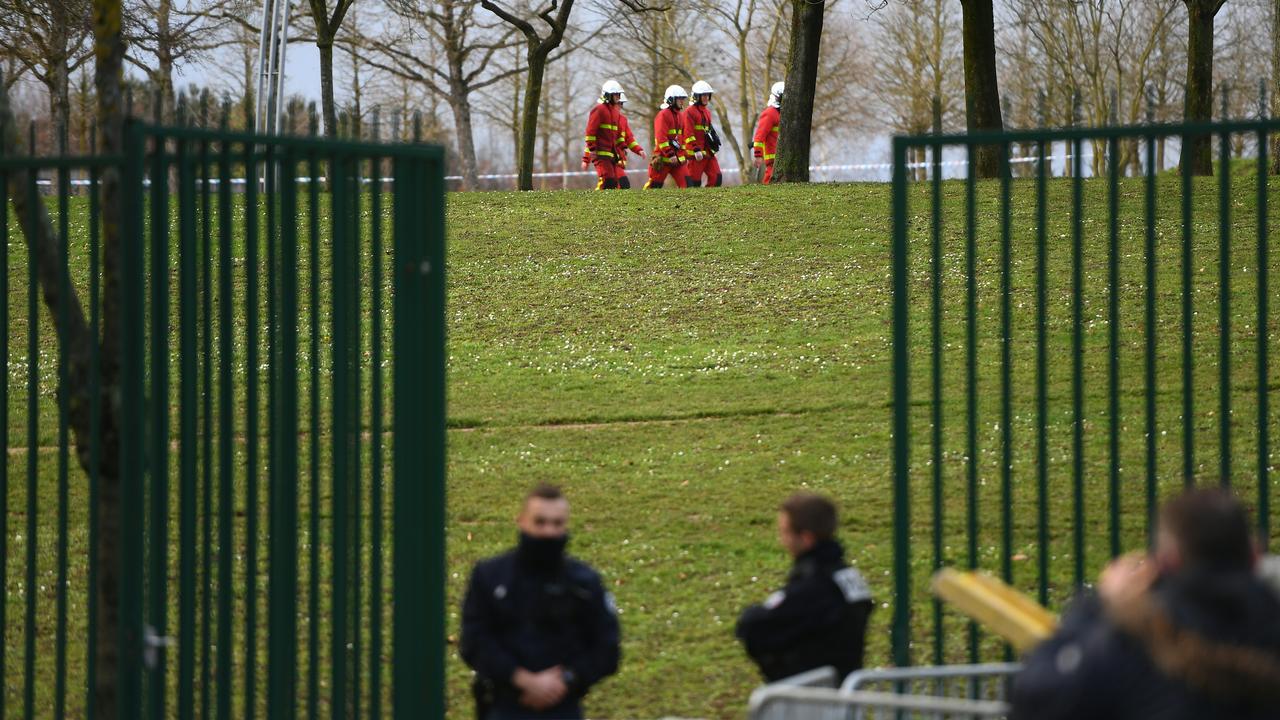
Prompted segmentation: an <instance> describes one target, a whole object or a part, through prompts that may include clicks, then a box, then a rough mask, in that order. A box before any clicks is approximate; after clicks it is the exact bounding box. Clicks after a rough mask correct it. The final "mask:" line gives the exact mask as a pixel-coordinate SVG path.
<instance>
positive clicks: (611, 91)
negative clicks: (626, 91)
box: [600, 80, 622, 97]
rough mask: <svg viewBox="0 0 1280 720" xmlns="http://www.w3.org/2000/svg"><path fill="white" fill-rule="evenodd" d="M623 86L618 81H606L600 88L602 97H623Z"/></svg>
mask: <svg viewBox="0 0 1280 720" xmlns="http://www.w3.org/2000/svg"><path fill="white" fill-rule="evenodd" d="M621 94H622V85H620V84H619V83H618V81H617V80H605V81H604V85H601V86H600V95H601V97H603V96H605V95H621Z"/></svg>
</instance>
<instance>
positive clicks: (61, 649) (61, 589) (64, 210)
mask: <svg viewBox="0 0 1280 720" xmlns="http://www.w3.org/2000/svg"><path fill="white" fill-rule="evenodd" d="M58 150H59V154H60V155H62V156H64V157H65V156H66V154H67V129H66V127H65V126H60V127H59V128H58ZM70 199H71V178H70V176H69V175H68V168H67V167H66V166H65V165H64V166H62V167H59V168H58V549H57V553H58V560H57V562H58V576H57V577H58V579H57V583H58V588H57V592H56V595H55V596H56V603H57V610H56V615H57V620H56V622H57V627H56V629H55V630H54V638H55V640H54V644H55V649H54V681H53V682H54V690H53V716H54V717H55V718H62V717H64V716H65V715H66V711H67V504H68V502H69V500H68V492H67V464H68V460H69V457H68V437H67V430H68V405H67V375H68V373H67V324H68V323H70V322H71V303H70V297H69V296H70V295H71V271H70V268H69V267H68V265H67V263H68V259H67V256H68V251H69V244H68V241H67V238H68V222H69V220H70V214H71V212H70V207H69V205H70ZM0 342H8V337H7V336H6V337H4V338H0ZM7 430H8V428H4V431H7ZM7 461H8V458H5V462H7Z"/></svg>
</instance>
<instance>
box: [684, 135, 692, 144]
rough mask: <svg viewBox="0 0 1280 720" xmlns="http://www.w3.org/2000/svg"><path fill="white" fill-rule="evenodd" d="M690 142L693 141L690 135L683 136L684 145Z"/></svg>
mask: <svg viewBox="0 0 1280 720" xmlns="http://www.w3.org/2000/svg"><path fill="white" fill-rule="evenodd" d="M691 142H693V136H692V135H689V136H687V137H685V139H684V144H685V145H688V144H689V143H691Z"/></svg>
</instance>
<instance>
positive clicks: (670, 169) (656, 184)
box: [644, 162, 688, 190]
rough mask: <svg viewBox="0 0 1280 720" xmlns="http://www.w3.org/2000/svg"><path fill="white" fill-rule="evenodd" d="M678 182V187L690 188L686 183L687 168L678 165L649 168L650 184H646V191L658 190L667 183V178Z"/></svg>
mask: <svg viewBox="0 0 1280 720" xmlns="http://www.w3.org/2000/svg"><path fill="white" fill-rule="evenodd" d="M668 175H670V176H671V179H672V180H675V181H676V187H678V188H683V187H688V183H686V182H685V167H684V165H683V164H678V163H665V162H664V163H662V164H661V165H659V166H658V167H654V166H652V165H650V166H649V182H647V183H645V184H644V187H645V189H646V190H657V189H658V188H660V187H662V184H663V183H664V182H666V179H667V176H668Z"/></svg>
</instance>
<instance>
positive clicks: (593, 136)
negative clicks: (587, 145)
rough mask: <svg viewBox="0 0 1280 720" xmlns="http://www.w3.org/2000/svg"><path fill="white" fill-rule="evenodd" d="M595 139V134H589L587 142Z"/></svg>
mask: <svg viewBox="0 0 1280 720" xmlns="http://www.w3.org/2000/svg"><path fill="white" fill-rule="evenodd" d="M595 139H596V136H595V135H588V136H587V142H591V141H592V140H595Z"/></svg>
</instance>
